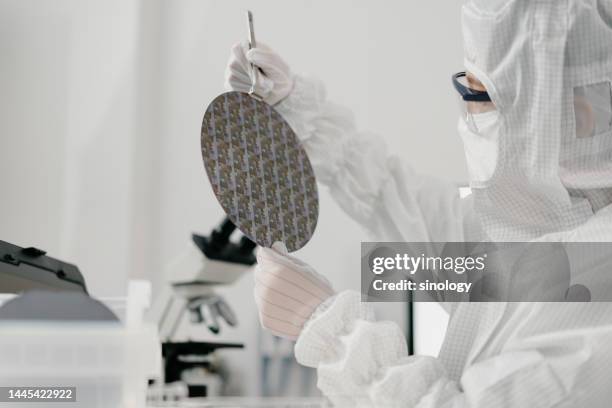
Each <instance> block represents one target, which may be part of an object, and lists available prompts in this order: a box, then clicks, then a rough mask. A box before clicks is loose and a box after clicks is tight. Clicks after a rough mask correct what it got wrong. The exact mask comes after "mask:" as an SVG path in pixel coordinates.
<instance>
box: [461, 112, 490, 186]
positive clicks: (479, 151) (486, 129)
mask: <svg viewBox="0 0 612 408" xmlns="http://www.w3.org/2000/svg"><path fill="white" fill-rule="evenodd" d="M471 117H472V120H473V122H474V125H476V126H475V127H476V128H477V129H478V132H475V131H473V130H472V129H470V126H468V124H467V123H466V122H465V120H464V119H460V120H459V126H458V129H459V134H460V135H461V138H462V139H463V147H464V150H465V158H466V161H467V166H468V172H469V174H470V186H471V187H472V188H479V187H485V186H486V182H487V181H489V180H490V179H491V177H492V176H493V173H494V172H495V169H496V167H497V157H498V146H499V112H498V111H496V110H493V111H490V112H485V113H477V114H472V115H471Z"/></svg>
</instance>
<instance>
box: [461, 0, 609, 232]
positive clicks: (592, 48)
mask: <svg viewBox="0 0 612 408" xmlns="http://www.w3.org/2000/svg"><path fill="white" fill-rule="evenodd" d="M462 19H463V30H464V31H463V34H464V43H465V68H466V69H467V70H468V71H470V72H472V73H473V74H474V75H475V76H476V77H477V78H478V79H479V80H480V81H482V82H483V84H484V85H485V86H486V88H487V90H488V92H489V95H490V96H491V99H492V101H493V102H494V103H495V105H496V107H497V110H498V112H499V119H498V120H499V127H498V132H499V135H498V141H499V142H498V146H497V163H496V166H495V169H494V171H493V172H492V176H491V177H490V178H489V179H488V180H479V181H474V182H472V188H473V193H474V206H475V209H476V212H477V213H478V214H479V216H480V218H481V221H482V224H483V227H484V229H485V231H486V233H487V234H488V236H489V238H490V239H491V240H494V241H504V240H505V241H514V240H529V239H533V238H535V237H538V236H541V235H543V234H547V233H551V232H557V231H564V230H568V229H572V228H575V227H577V226H578V225H581V224H583V223H584V222H585V221H586V220H587V219H589V218H590V217H591V216H592V215H593V213H595V212H597V211H598V210H600V209H601V208H603V207H605V206H606V205H608V204H610V203H612V86H611V82H612V2H611V1H610V0H511V1H501V0H472V1H469V2H467V3H466V5H465V6H464V7H463V13H462Z"/></svg>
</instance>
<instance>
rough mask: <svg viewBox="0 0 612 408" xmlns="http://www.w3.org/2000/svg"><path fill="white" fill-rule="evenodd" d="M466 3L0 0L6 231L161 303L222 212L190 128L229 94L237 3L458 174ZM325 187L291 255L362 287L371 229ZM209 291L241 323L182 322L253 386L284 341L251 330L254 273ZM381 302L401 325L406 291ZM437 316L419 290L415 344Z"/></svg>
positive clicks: (436, 329)
mask: <svg viewBox="0 0 612 408" xmlns="http://www.w3.org/2000/svg"><path fill="white" fill-rule="evenodd" d="M460 7H461V2H442V1H428V2H406V1H401V0H388V1H385V2H375V1H373V0H369V1H366V0H336V1H333V2H330V1H323V0H316V1H313V0H294V1H291V2H287V1H281V0H265V1H264V0H249V1H239V0H232V1H228V0H179V1H177V0H173V1H170V0H166V1H161V0H105V1H95V0H55V1H34V0H0V53H1V55H2V58H1V59H0V90H1V93H0V95H1V97H0V183H1V185H2V193H1V194H2V196H1V199H0V240H4V241H9V242H12V243H15V244H17V245H20V246H30V245H33V246H37V247H40V248H44V249H45V250H47V251H48V252H49V254H50V255H51V256H54V257H57V258H60V259H62V260H65V261H69V262H72V263H75V264H77V265H78V266H79V268H80V269H81V271H82V272H83V274H84V275H85V278H86V281H87V284H88V287H89V290H90V292H91V293H92V294H93V295H95V296H120V295H121V294H122V293H124V292H125V288H126V285H127V281H128V280H129V279H146V280H150V281H151V282H152V284H153V299H154V301H155V299H156V297H157V295H158V294H159V293H161V291H162V290H163V288H164V286H165V285H167V280H168V276H167V274H168V265H169V264H170V263H171V262H172V261H173V260H174V259H175V258H176V257H177V256H178V255H179V254H180V253H181V252H182V251H184V250H185V248H186V247H189V246H191V245H192V244H191V238H190V237H191V233H192V232H197V233H202V234H208V233H209V232H210V230H211V229H212V228H214V227H215V226H216V225H217V224H218V223H219V222H220V221H221V220H222V218H223V216H224V213H223V211H222V210H221V207H220V206H219V204H218V203H217V201H216V199H215V197H214V195H213V193H212V190H211V188H210V186H209V183H208V179H207V177H206V174H205V172H204V168H203V165H202V159H201V154H200V126H201V121H202V116H203V113H204V110H205V109H206V106H207V104H208V103H209V102H210V101H211V100H212V99H213V98H214V97H215V96H216V95H217V94H219V93H221V92H223V78H224V69H225V64H226V61H227V58H228V56H229V51H230V48H231V46H232V45H233V44H234V43H235V42H237V41H241V40H244V39H246V36H247V32H246V24H245V11H246V9H251V10H252V11H253V13H254V16H255V32H256V35H257V39H258V41H261V42H265V43H267V44H268V45H270V46H271V47H272V48H274V49H275V50H277V51H278V52H279V53H280V54H281V55H282V56H283V57H284V59H285V60H286V61H287V62H288V63H289V64H290V66H291V67H292V69H293V71H294V72H297V73H308V74H310V75H313V76H316V77H319V78H320V79H322V80H323V81H324V82H325V84H326V85H327V90H328V95H329V98H330V99H332V100H334V101H335V102H337V103H340V104H344V105H346V106H348V107H350V108H351V109H352V110H353V112H354V113H355V117H356V118H357V122H358V125H359V127H360V128H361V129H364V130H369V131H372V132H374V133H376V134H377V135H378V137H379V138H380V140H381V143H386V144H387V145H388V146H389V148H390V149H389V150H390V151H393V152H396V154H399V155H401V156H402V157H403V158H404V159H405V160H406V161H408V162H410V163H411V164H412V165H413V166H414V167H415V168H416V169H418V170H419V171H421V172H424V173H430V174H434V175H437V176H439V177H441V178H445V179H448V180H451V181H462V180H464V179H465V178H466V170H465V165H464V156H463V149H462V147H461V141H460V139H459V137H458V135H457V134H456V131H455V126H456V120H457V117H458V111H457V109H456V101H455V94H454V92H453V90H452V85H451V81H450V77H451V75H452V74H453V73H454V72H457V71H459V70H461V69H462V44H461V31H460V21H459V9H460ZM364 165H367V164H365V163H364ZM320 198H321V203H320V208H321V213H320V218H319V223H318V227H317V231H316V233H315V235H314V238H313V240H312V241H311V242H310V243H309V244H308V245H307V246H306V247H305V248H304V249H302V250H300V251H299V252H298V253H297V256H299V257H300V258H302V259H304V260H305V261H307V262H308V263H310V264H311V265H313V266H314V267H315V269H317V270H318V271H319V272H320V273H322V274H324V275H325V276H326V277H328V278H329V279H330V281H332V283H333V285H334V287H335V288H336V289H338V290H341V289H357V290H358V289H359V282H360V280H359V265H360V259H359V257H360V242H361V241H367V240H368V237H367V236H366V235H365V234H364V233H363V231H361V229H360V228H359V227H358V226H357V225H356V224H355V223H354V222H353V221H351V220H350V219H349V218H348V217H347V216H346V215H345V214H344V213H343V212H342V211H341V210H340V209H339V207H338V206H337V205H336V204H335V203H334V202H333V201H332V200H331V198H330V196H329V194H328V193H327V191H326V189H325V188H324V187H321V188H320ZM220 292H222V294H223V295H224V297H225V299H226V301H227V302H228V303H229V304H230V305H231V306H232V308H233V309H234V311H235V312H236V314H237V317H238V320H239V325H238V326H237V327H236V328H227V327H224V328H223V330H222V332H221V333H220V334H219V335H214V334H212V333H210V331H208V330H206V329H205V328H203V327H198V326H194V325H190V324H189V322H188V321H186V322H183V323H181V325H180V326H179V329H178V332H177V336H178V337H181V338H189V339H199V340H206V341H213V340H214V341H228V342H242V343H244V344H245V348H244V349H241V350H226V351H224V352H223V353H221V355H222V357H223V358H224V361H225V362H226V364H227V366H228V369H229V370H231V372H232V373H235V374H232V375H233V377H232V380H233V381H234V386H233V388H232V390H233V391H232V392H234V393H236V394H245V395H255V394H260V393H262V389H263V388H262V387H263V386H264V385H262V381H273V380H271V379H269V378H267V377H266V375H267V374H266V375H263V374H262V372H263V371H262V370H263V369H264V365H265V358H266V356H267V354H266V353H270V350H276V351H278V350H283V348H282V347H280V348H279V347H276V346H274V344H275V343H274V340H271V339H270V338H267V337H266V335H265V334H263V333H261V332H260V330H259V323H258V320H257V315H256V311H255V306H254V301H253V296H252V277H251V276H250V275H249V274H248V273H246V274H245V275H244V276H243V277H242V278H241V279H239V280H238V281H237V282H235V283H234V284H233V285H231V286H229V287H227V288H223V289H221V290H220ZM376 307H377V309H378V311H379V314H380V316H382V317H383V318H386V319H391V320H394V321H396V322H398V323H399V324H400V325H401V326H402V327H403V328H404V329H407V325H406V321H407V317H406V306H405V305H402V304H397V303H395V304H377V305H376ZM444 325H445V316H444V313H443V312H442V311H441V309H440V308H439V307H438V306H437V305H434V304H421V305H417V307H416V310H415V330H414V338H415V347H416V351H417V352H418V353H424V354H431V355H435V354H436V353H437V351H438V349H439V346H440V343H441V341H442V337H443V333H444ZM271 345H272V346H271ZM285 349H286V351H284V353H286V355H287V356H289V357H290V355H291V346H290V345H289V346H285ZM291 369H292V370H298V369H297V368H295V367H293V368H291ZM279 370H280V369H279ZM299 375H300V376H302V377H290V378H301V379H300V380H295V381H296V382H300V384H301V385H300V384H297V385H296V384H293V385H291V386H295V387H298V388H299V387H302V389H303V390H306V389H310V388H312V383H308V381H307V379H308V378H310V379H311V373H307V372H306V373H301V374H299ZM288 378H289V377H288ZM303 384H307V385H303ZM308 384H310V385H308ZM277 385H278V384H277ZM267 386H270V384H267ZM287 386H289V385H287ZM309 387H310V388H309ZM298 392H300V391H298Z"/></svg>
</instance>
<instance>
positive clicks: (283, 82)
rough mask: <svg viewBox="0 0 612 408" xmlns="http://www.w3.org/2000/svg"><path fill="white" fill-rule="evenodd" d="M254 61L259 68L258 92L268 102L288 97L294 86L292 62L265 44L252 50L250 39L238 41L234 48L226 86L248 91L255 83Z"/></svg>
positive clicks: (272, 102) (230, 89)
mask: <svg viewBox="0 0 612 408" xmlns="http://www.w3.org/2000/svg"><path fill="white" fill-rule="evenodd" d="M251 64H253V65H255V67H258V68H260V69H261V71H259V70H257V71H258V72H257V75H256V78H257V80H256V82H255V88H254V91H255V93H256V94H257V95H258V96H260V97H261V98H263V100H264V101H265V102H266V103H268V104H269V105H275V104H277V103H278V102H280V101H281V100H283V99H285V98H286V97H287V95H289V93H290V92H291V89H292V88H293V76H292V75H291V70H290V69H289V66H288V65H287V64H286V63H285V61H283V60H282V59H281V57H280V56H279V55H278V54H277V53H276V52H274V51H273V50H272V49H271V48H270V47H268V46H267V45H265V44H261V43H259V44H257V47H256V48H253V49H251V50H249V47H248V43H238V44H235V45H234V46H233V47H232V52H231V54H230V57H229V61H228V62H227V67H226V69H225V88H226V89H227V90H228V91H238V92H245V93H248V92H249V90H250V89H251V85H252V82H253V81H252V78H251V76H252V69H251Z"/></svg>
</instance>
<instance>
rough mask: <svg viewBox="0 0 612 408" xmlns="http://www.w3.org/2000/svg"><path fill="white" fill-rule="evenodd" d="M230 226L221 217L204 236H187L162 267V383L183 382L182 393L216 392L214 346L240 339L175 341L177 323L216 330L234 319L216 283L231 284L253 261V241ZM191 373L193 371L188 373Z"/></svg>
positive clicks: (217, 371) (226, 345)
mask: <svg viewBox="0 0 612 408" xmlns="http://www.w3.org/2000/svg"><path fill="white" fill-rule="evenodd" d="M235 230H236V226H235V225H234V224H233V223H232V221H231V220H230V219H229V218H227V217H226V218H225V219H223V220H222V221H221V223H220V224H219V225H218V226H217V227H216V228H215V229H213V231H212V232H211V233H210V235H209V236H203V235H198V234H193V235H192V242H191V245H190V246H189V247H188V248H187V249H186V250H185V251H184V252H183V253H182V254H181V255H180V256H179V257H177V258H176V259H175V260H174V261H173V262H172V263H171V264H170V265H169V267H168V268H167V269H166V282H165V287H164V288H163V289H162V295H161V296H160V297H159V298H158V299H159V302H158V304H157V308H158V310H159V309H162V310H161V311H160V312H159V313H158V316H159V317H158V318H157V321H158V325H159V334H160V338H161V339H162V343H163V344H162V349H163V357H164V383H165V384H166V386H168V387H171V386H172V385H171V384H177V383H178V382H183V383H186V384H185V385H186V387H185V388H186V394H187V395H184V397H188V398H192V397H203V396H211V395H214V394H216V393H217V389H218V388H219V387H218V385H217V383H218V380H215V379H214V377H220V376H221V375H220V371H221V370H220V368H219V367H218V365H216V363H215V362H216V359H215V358H214V356H213V353H214V351H215V350H218V349H220V348H242V347H243V345H242V344H240V343H220V342H201V341H192V340H189V341H177V340H176V334H177V331H178V328H179V326H180V324H181V322H182V321H183V320H184V319H188V321H189V322H190V323H191V324H196V325H205V326H206V327H207V328H208V330H209V331H210V332H211V333H213V334H219V333H220V332H221V330H222V327H223V325H227V326H230V327H232V326H236V325H237V324H238V320H237V318H236V315H235V313H234V312H233V310H232V308H231V307H230V306H229V304H228V303H227V302H226V301H225V299H224V298H223V297H222V296H221V295H220V294H219V293H217V292H216V290H215V289H216V288H218V287H220V286H224V285H231V284H233V283H234V282H235V281H236V280H238V279H239V278H240V277H241V276H242V275H243V274H244V273H245V272H246V271H248V270H249V269H250V268H251V267H252V266H253V265H254V264H255V261H256V259H255V253H254V251H255V248H256V246H257V245H256V244H255V243H254V242H253V241H251V240H250V239H249V238H248V237H246V236H241V237H240V238H239V239H237V240H232V239H231V237H232V234H233V233H234V231H235ZM194 374H197V375H194Z"/></svg>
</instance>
